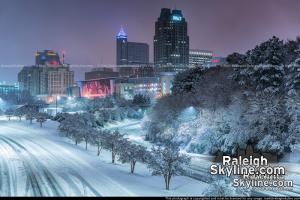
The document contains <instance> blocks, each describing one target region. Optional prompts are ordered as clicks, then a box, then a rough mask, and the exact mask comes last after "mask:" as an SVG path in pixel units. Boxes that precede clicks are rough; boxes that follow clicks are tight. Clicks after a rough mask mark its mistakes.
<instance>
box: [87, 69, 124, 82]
mask: <svg viewBox="0 0 300 200" xmlns="http://www.w3.org/2000/svg"><path fill="white" fill-rule="evenodd" d="M117 77H119V72H117V71H116V70H114V68H107V67H97V68H94V69H92V70H91V71H90V72H85V80H86V81H87V80H95V79H101V78H117Z"/></svg>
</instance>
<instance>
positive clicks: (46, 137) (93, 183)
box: [0, 118, 208, 196]
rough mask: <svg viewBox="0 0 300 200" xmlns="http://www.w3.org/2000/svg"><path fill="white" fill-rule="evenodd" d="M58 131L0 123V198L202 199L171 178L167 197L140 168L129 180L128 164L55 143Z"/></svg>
mask: <svg viewBox="0 0 300 200" xmlns="http://www.w3.org/2000/svg"><path fill="white" fill-rule="evenodd" d="M57 125H58V124H57V123H56V122H52V121H49V122H47V123H45V124H44V126H45V127H43V128H40V127H39V125H38V124H37V123H34V124H32V125H30V124H29V123H28V122H25V121H23V122H19V121H18V120H17V119H13V120H12V121H7V119H6V118H1V119H0V195H1V196H201V195H202V192H203V191H204V190H205V189H206V187H207V186H208V184H206V183H204V182H201V181H198V180H196V179H192V178H189V177H175V178H174V179H173V181H172V182H171V190H170V191H166V190H164V181H163V178H162V177H160V176H151V174H150V172H149V170H148V169H147V168H146V166H145V165H142V164H140V163H138V164H137V166H136V173H135V174H133V175H132V174H130V173H129V166H128V165H127V164H120V163H117V164H111V163H110V161H111V160H110V159H111V155H110V153H109V152H105V151H103V152H102V153H101V155H100V157H97V156H96V149H95V148H92V147H90V146H89V149H88V151H86V150H85V149H84V147H83V145H82V146H75V145H74V144H73V142H72V141H70V140H68V139H66V138H62V137H59V136H58V133H57ZM136 125H137V126H138V124H136ZM128 128H130V126H129V127H128ZM131 128H132V127H131ZM123 130H126V128H125V127H124V128H123ZM131 137H132V138H133V139H136V140H137V141H140V142H142V141H141V140H140V139H141V138H139V137H140V136H138V135H135V136H134V134H133V136H131Z"/></svg>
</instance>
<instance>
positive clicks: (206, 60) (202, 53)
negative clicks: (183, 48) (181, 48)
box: [189, 49, 213, 67]
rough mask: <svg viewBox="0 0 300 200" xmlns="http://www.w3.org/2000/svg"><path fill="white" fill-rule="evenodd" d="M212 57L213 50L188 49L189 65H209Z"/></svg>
mask: <svg viewBox="0 0 300 200" xmlns="http://www.w3.org/2000/svg"><path fill="white" fill-rule="evenodd" d="M212 59H213V52H212V51H207V50H199V49H190V51H189V65H190V66H193V67H197V66H211V64H212Z"/></svg>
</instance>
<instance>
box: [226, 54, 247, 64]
mask: <svg viewBox="0 0 300 200" xmlns="http://www.w3.org/2000/svg"><path fill="white" fill-rule="evenodd" d="M226 61H227V62H228V64H233V65H245V64H246V56H245V55H243V54H240V53H237V52H234V53H232V54H230V55H228V56H227V58H226Z"/></svg>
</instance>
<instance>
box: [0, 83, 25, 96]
mask: <svg viewBox="0 0 300 200" xmlns="http://www.w3.org/2000/svg"><path fill="white" fill-rule="evenodd" d="M19 93H20V87H19V84H4V83H0V96H2V95H8V94H19Z"/></svg>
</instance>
